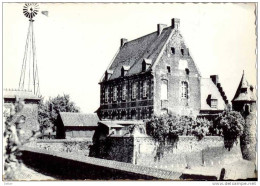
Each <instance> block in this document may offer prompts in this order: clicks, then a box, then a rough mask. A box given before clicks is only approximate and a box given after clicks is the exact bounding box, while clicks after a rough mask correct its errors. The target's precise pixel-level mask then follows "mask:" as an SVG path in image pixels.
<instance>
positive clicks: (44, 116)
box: [38, 94, 80, 132]
mask: <svg viewBox="0 0 260 186" xmlns="http://www.w3.org/2000/svg"><path fill="white" fill-rule="evenodd" d="M59 112H80V109H79V107H77V106H76V105H75V103H74V102H72V101H71V100H70V96H69V95H68V94H64V95H63V96H60V95H58V96H57V97H54V98H49V100H47V101H46V102H43V101H41V102H40V104H39V109H38V120H39V123H40V128H41V131H42V132H44V130H46V129H48V128H52V129H53V130H55V126H56V124H57V117H58V114H59Z"/></svg>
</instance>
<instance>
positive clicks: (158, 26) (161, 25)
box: [157, 24, 167, 35]
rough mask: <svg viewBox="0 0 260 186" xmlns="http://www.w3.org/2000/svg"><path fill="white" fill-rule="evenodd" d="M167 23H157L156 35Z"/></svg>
mask: <svg viewBox="0 0 260 186" xmlns="http://www.w3.org/2000/svg"><path fill="white" fill-rule="evenodd" d="M166 27H167V25H166V24H157V33H158V35H160V34H161V33H162V31H163V29H164V28H166Z"/></svg>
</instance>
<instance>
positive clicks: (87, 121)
mask: <svg viewBox="0 0 260 186" xmlns="http://www.w3.org/2000/svg"><path fill="white" fill-rule="evenodd" d="M60 117H61V119H62V122H63V125H64V126H73V127H78V126H84V127H86V126H97V123H98V121H99V119H98V116H97V114H81V113H74V112H60Z"/></svg>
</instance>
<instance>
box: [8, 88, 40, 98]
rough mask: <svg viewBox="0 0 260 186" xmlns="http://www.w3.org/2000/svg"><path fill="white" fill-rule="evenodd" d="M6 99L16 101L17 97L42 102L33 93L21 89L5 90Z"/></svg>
mask: <svg viewBox="0 0 260 186" xmlns="http://www.w3.org/2000/svg"><path fill="white" fill-rule="evenodd" d="M3 97H4V99H15V98H16V97H19V98H22V99H32V100H40V99H41V98H40V97H38V96H36V95H34V94H33V92H32V91H27V90H19V89H4V91H3Z"/></svg>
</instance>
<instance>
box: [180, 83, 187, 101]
mask: <svg viewBox="0 0 260 186" xmlns="http://www.w3.org/2000/svg"><path fill="white" fill-rule="evenodd" d="M181 98H185V99H187V98H188V83H187V82H186V81H182V82H181Z"/></svg>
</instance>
